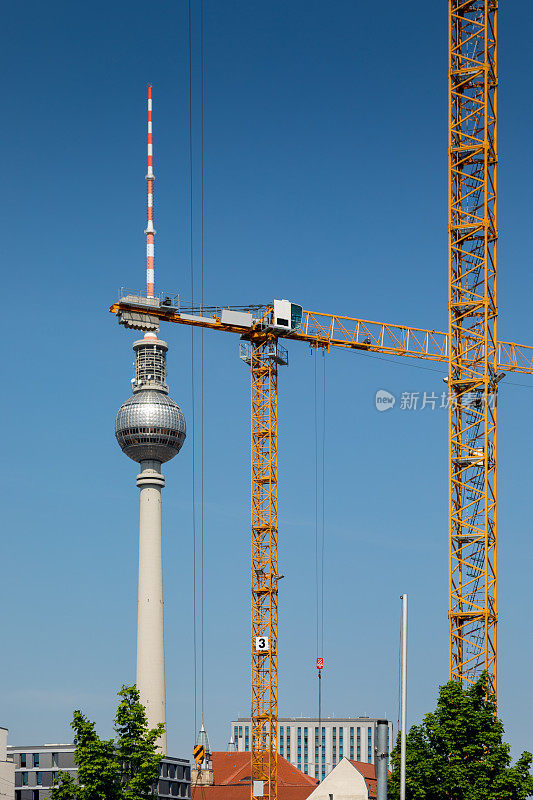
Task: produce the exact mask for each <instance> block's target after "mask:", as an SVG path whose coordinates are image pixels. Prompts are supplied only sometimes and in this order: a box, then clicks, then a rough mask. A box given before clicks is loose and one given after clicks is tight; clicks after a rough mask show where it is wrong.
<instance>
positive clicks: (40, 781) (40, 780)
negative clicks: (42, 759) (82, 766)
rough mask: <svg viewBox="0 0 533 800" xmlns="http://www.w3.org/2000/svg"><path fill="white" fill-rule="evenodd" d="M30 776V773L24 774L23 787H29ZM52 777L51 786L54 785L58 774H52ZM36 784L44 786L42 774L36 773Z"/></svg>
mask: <svg viewBox="0 0 533 800" xmlns="http://www.w3.org/2000/svg"><path fill="white" fill-rule="evenodd" d="M28 774H29V773H27V772H23V773H22V785H23V786H28ZM50 775H51V780H50V784H53V783H54V781H55V779H56V775H57V773H56V772H51V773H50ZM35 782H36V784H37V786H42V785H43V773H42V772H36V773H35Z"/></svg>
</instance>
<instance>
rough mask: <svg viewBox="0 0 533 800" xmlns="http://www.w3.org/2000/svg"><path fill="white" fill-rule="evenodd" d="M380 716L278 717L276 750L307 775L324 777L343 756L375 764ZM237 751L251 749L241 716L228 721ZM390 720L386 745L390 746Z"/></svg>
mask: <svg viewBox="0 0 533 800" xmlns="http://www.w3.org/2000/svg"><path fill="white" fill-rule="evenodd" d="M378 719H379V717H335V718H331V717H330V718H327V719H322V720H321V723H320V730H319V726H318V718H316V717H279V718H278V747H277V749H278V753H279V754H280V755H282V756H283V757H284V758H286V759H287V761H290V763H291V764H294V766H295V767H298V769H300V770H301V771H302V772H304V773H305V774H306V775H311V777H313V778H318V779H319V780H323V779H324V778H325V777H326V775H328V774H329V773H330V772H331V770H332V769H333V767H335V766H336V764H338V763H339V761H340V760H341V759H342V758H343V757H345V758H349V759H351V760H353V761H362V762H364V763H367V764H373V763H374V747H375V735H376V722H377V720H378ZM230 736H233V738H234V741H235V745H236V747H237V750H239V751H249V750H250V749H251V728H250V720H249V719H245V718H243V717H240V718H238V719H237V720H234V721H232V722H231V723H230ZM393 742H394V740H393V727H392V722H389V745H390V747H391V749H392V745H393Z"/></svg>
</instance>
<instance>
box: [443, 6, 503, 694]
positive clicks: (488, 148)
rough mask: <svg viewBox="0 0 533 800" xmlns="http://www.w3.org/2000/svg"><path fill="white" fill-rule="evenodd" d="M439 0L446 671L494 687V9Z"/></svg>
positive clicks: (495, 358)
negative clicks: (445, 240)
mask: <svg viewBox="0 0 533 800" xmlns="http://www.w3.org/2000/svg"><path fill="white" fill-rule="evenodd" d="M497 5H498V4H497V0H468V2H465V0H449V22H450V27H449V34H450V39H449V191H450V197H449V362H448V365H449V372H448V386H449V392H450V407H449V470H450V497H449V547H450V561H449V580H450V583H449V625H450V638H449V647H450V678H451V679H453V680H457V681H460V682H466V683H471V682H473V681H475V680H476V679H477V678H478V677H479V675H480V674H481V672H482V671H483V670H487V672H488V675H489V691H491V692H495V691H496V623H497V611H496V397H497V390H498V381H499V379H500V378H501V377H502V376H501V375H499V374H498V371H497V370H498V363H497V361H498V348H497V339H496V316H497V306H496V242H497V238H498V233H497V227H496V165H497V150H496V86H497V73H496V11H497Z"/></svg>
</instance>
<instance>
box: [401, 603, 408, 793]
mask: <svg viewBox="0 0 533 800" xmlns="http://www.w3.org/2000/svg"><path fill="white" fill-rule="evenodd" d="M400 597H401V601H402V662H401V663H402V669H401V684H400V800H405V741H406V734H407V595H406V594H402V595H401V596H400Z"/></svg>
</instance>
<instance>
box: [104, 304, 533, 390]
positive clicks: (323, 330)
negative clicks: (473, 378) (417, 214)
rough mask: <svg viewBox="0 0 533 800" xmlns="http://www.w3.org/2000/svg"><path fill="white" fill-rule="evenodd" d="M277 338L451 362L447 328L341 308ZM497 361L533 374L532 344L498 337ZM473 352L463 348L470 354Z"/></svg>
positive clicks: (214, 325) (186, 317)
mask: <svg viewBox="0 0 533 800" xmlns="http://www.w3.org/2000/svg"><path fill="white" fill-rule="evenodd" d="M109 310H110V311H111V312H112V313H114V314H120V313H130V314H134V313H139V307H138V306H135V305H134V304H131V303H127V302H123V301H120V302H118V303H114V304H113V305H112V306H111V307H110V309H109ZM271 313H272V309H271V307H269V306H267V307H265V310H264V317H263V319H262V320H261V321H260V322H259V323H258V326H257V327H255V326H254V328H253V330H257V329H260V326H261V325H263V320H264V319H265V318H268V315H269V314H271ZM150 314H151V315H153V316H154V317H155V318H156V319H161V320H165V321H168V322H177V323H179V324H181V325H192V326H193V327H200V328H209V329H210V330H215V331H224V332H226V333H237V334H240V335H243V334H244V335H245V336H246V335H248V334H249V333H250V329H249V328H246V327H244V326H242V325H235V324H228V323H224V322H222V321H221V319H220V314H213V315H212V316H209V317H208V316H203V315H192V314H180V313H178V312H176V311H172V312H170V313H169V312H168V311H166V310H164V309H160V308H156V309H153V310H152V309H150ZM277 335H278V337H279V338H287V339H290V340H291V341H295V342H306V343H307V344H310V345H311V346H313V347H325V348H329V347H340V348H342V349H347V350H362V351H368V352H373V353H381V354H382V355H391V356H402V357H405V358H421V359H423V360H425V361H437V362H441V363H443V364H448V361H449V347H448V341H449V337H448V333H447V332H445V331H436V330H429V329H426V328H414V327H412V326H410V325H398V324H395V323H389V322H375V321H373V320H368V319H360V318H358V317H346V316H341V315H339V314H324V313H321V312H318V311H304V312H303V315H302V325H301V328H300V330H299V331H298V332H296V333H286V334H284V333H280V332H278V333H277ZM496 356H497V359H496V361H497V366H498V369H499V370H504V371H506V372H518V373H522V374H527V375H531V374H533V347H532V346H531V345H526V344H518V343H516V342H498V345H497V351H496ZM469 358H470V354H468V353H467V354H465V360H469Z"/></svg>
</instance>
